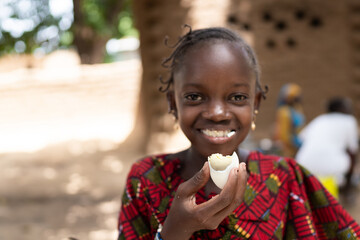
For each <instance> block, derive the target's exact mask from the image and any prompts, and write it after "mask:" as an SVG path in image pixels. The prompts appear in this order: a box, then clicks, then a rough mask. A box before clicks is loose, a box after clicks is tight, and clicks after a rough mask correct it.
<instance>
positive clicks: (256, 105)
mask: <svg viewBox="0 0 360 240" xmlns="http://www.w3.org/2000/svg"><path fill="white" fill-rule="evenodd" d="M261 99H262V94H261V92H257V93H256V95H255V103H254V110H259V108H260V103H261Z"/></svg>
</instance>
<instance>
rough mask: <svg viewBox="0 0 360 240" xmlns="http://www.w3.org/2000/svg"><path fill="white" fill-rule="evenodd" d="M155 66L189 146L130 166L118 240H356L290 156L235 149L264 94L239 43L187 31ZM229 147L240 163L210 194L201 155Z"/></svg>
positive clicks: (229, 35) (348, 222)
mask: <svg viewBox="0 0 360 240" xmlns="http://www.w3.org/2000/svg"><path fill="white" fill-rule="evenodd" d="M165 63H170V69H171V75H170V78H169V79H168V81H167V82H166V84H167V86H166V88H165V89H163V90H164V91H166V94H167V99H168V103H169V107H170V111H171V113H172V114H174V116H175V117H176V119H177V120H178V122H179V125H180V127H181V129H182V131H183V132H184V134H185V135H186V137H187V138H188V139H189V140H190V142H191V147H190V148H188V149H186V150H184V151H182V152H178V153H174V154H162V155H157V156H151V157H146V158H144V159H142V160H140V161H138V162H137V163H135V164H134V165H133V167H132V169H131V171H130V173H129V175H128V179H127V185H126V189H125V192H124V195H123V198H122V207H121V211H120V216H119V238H118V239H165V240H169V239H170V240H177V239H179V240H180V239H282V238H287V239H288V238H289V239H295V238H306V239H319V238H322V239H334V238H344V239H348V238H349V239H351V238H352V239H356V238H357V236H358V235H359V234H360V227H359V226H358V224H357V223H356V222H355V221H354V220H353V219H352V217H351V216H350V215H349V214H348V213H347V212H345V210H344V209H343V208H342V207H341V206H340V205H339V204H338V202H337V201H336V200H335V199H334V198H333V197H332V196H331V195H330V194H329V193H328V192H327V191H326V190H325V189H324V188H323V187H322V185H321V184H320V183H319V182H318V180H316V178H314V177H313V176H312V175H311V174H310V173H309V172H308V171H306V170H305V169H303V168H301V167H300V166H299V165H297V164H296V162H295V161H294V160H292V159H289V158H283V157H278V156H266V155H262V154H261V153H259V152H246V151H244V150H240V149H238V146H239V145H240V143H241V142H242V141H243V140H244V139H245V137H246V136H247V134H248V133H249V131H250V128H251V126H252V128H253V129H254V127H255V116H256V113H257V112H258V108H259V105H260V101H261V98H262V97H264V96H265V91H264V90H263V89H262V88H261V85H260V80H259V66H258V63H257V60H256V58H255V54H254V52H253V50H252V49H251V48H250V47H249V46H248V45H247V44H246V43H245V42H244V41H243V40H242V38H240V37H239V36H238V35H237V34H235V33H234V32H232V31H230V30H228V29H225V28H206V29H200V30H196V31H191V29H190V31H189V32H188V33H187V34H186V35H185V36H183V37H182V38H181V39H180V40H179V42H178V44H177V46H176V49H175V50H174V52H173V53H172V55H171V56H170V57H169V58H168V59H167V60H166V61H165ZM234 151H236V152H237V154H238V156H239V158H240V161H241V163H240V165H239V167H238V168H234V169H233V170H232V171H231V173H230V175H229V178H228V181H227V183H226V185H225V186H224V188H223V189H222V190H220V189H218V188H217V187H216V186H215V185H214V183H213V182H212V180H211V179H210V174H209V165H208V163H207V157H208V156H209V155H211V154H212V153H221V154H223V155H231V154H232V153H233V152H234Z"/></svg>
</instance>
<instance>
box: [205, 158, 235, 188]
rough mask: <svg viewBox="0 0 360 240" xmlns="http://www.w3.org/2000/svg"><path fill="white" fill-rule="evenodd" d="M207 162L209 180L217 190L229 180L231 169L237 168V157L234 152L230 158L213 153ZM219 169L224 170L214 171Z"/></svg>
mask: <svg viewBox="0 0 360 240" xmlns="http://www.w3.org/2000/svg"><path fill="white" fill-rule="evenodd" d="M229 158H231V161H229ZM208 161H209V166H210V176H211V179H212V180H213V182H214V183H215V185H216V186H217V187H218V188H221V189H223V187H224V186H225V183H226V182H227V180H228V178H229V174H230V171H231V169H233V168H237V167H239V157H238V156H237V154H236V152H234V153H233V154H232V155H231V156H223V155H221V154H220V153H214V154H211V155H210V156H209V157H208ZM226 165H227V166H226ZM219 168H220V169H224V168H225V169H224V170H215V169H219Z"/></svg>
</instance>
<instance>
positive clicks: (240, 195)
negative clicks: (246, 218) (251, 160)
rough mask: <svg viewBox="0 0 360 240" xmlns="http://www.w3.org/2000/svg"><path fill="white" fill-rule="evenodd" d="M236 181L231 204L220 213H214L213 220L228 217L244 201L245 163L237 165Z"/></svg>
mask: <svg viewBox="0 0 360 240" xmlns="http://www.w3.org/2000/svg"><path fill="white" fill-rule="evenodd" d="M237 181H238V182H237V189H235V197H234V199H233V201H232V203H231V204H230V205H229V206H228V207H226V208H224V209H223V210H222V211H219V212H218V213H216V214H215V216H214V218H218V219H224V218H225V217H227V216H229V215H230V214H231V213H232V212H233V211H234V210H235V209H236V208H238V207H239V206H240V204H241V203H242V202H243V201H244V195H245V190H246V184H247V172H246V164H245V163H240V165H239V175H238V179H237Z"/></svg>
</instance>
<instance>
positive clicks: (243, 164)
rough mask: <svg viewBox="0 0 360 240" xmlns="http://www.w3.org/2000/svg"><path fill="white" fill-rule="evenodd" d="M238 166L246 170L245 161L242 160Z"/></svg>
mask: <svg viewBox="0 0 360 240" xmlns="http://www.w3.org/2000/svg"><path fill="white" fill-rule="evenodd" d="M240 168H241V170H243V171H246V163H244V162H242V163H240Z"/></svg>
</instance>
